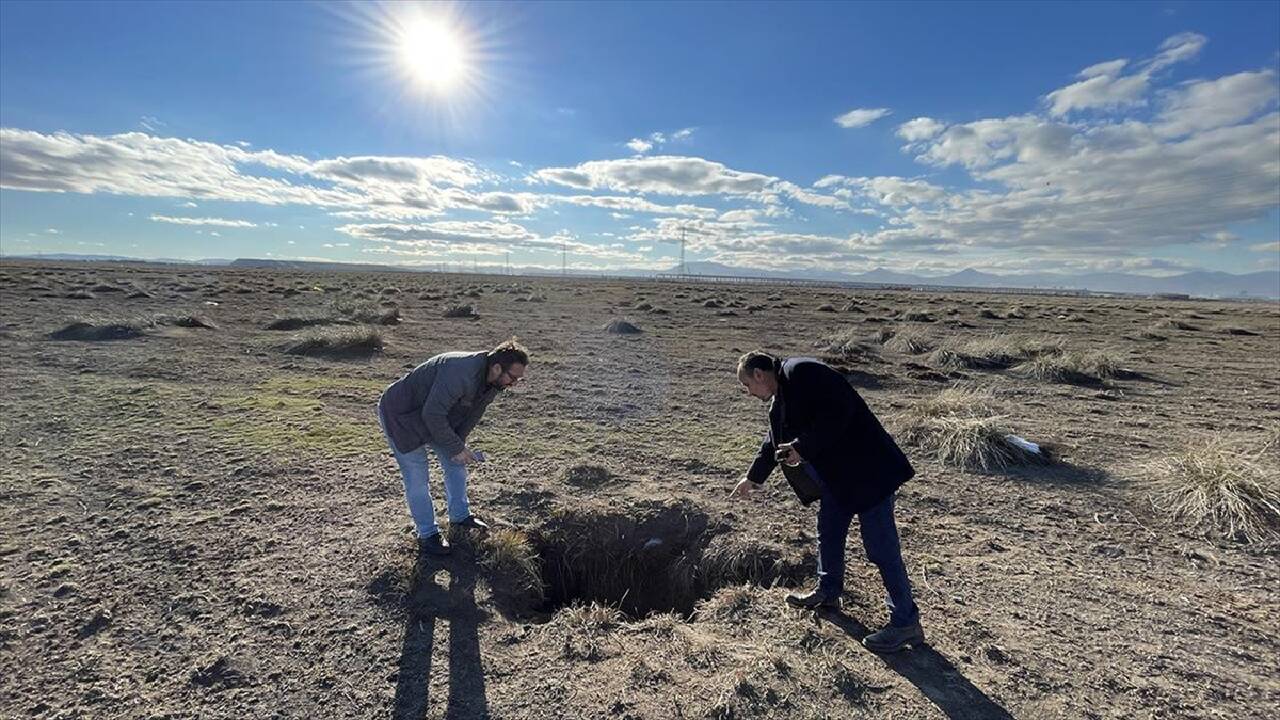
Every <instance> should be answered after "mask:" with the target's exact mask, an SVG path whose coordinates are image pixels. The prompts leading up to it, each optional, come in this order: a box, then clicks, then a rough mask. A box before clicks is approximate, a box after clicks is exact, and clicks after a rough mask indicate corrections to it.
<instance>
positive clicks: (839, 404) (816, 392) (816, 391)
mask: <svg viewBox="0 0 1280 720" xmlns="http://www.w3.org/2000/svg"><path fill="white" fill-rule="evenodd" d="M792 382H793V383H796V384H802V385H803V386H804V387H805V388H806V394H807V395H808V398H809V403H808V405H809V408H810V418H811V420H810V422H809V423H808V424H807V426H806V427H805V429H804V430H803V431H802V432H800V433H799V434H798V436H797V437H796V439H795V441H794V443H793V445H792V447H794V448H795V449H796V452H798V453H800V457H802V458H804V459H805V460H812V459H813V458H816V457H820V456H822V455H824V454H826V453H827V452H828V451H829V450H830V449H831V448H832V447H835V446H837V445H838V444H839V443H840V442H842V441H843V439H844V438H845V437H847V435H848V430H849V423H850V421H851V420H852V418H853V412H854V403H853V402H852V400H851V398H850V397H849V393H850V391H851V388H850V387H849V385H848V384H847V382H846V381H845V379H844V378H843V377H841V376H840V374H839V373H837V372H836V371H834V370H831V369H830V368H827V367H825V366H823V365H819V364H817V363H811V364H802V365H800V366H798V367H797V368H796V371H795V374H794V375H793V376H792Z"/></svg>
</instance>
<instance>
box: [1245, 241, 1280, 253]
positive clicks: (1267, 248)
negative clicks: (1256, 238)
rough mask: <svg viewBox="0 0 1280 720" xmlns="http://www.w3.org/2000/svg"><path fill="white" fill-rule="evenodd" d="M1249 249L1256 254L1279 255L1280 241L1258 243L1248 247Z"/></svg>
mask: <svg viewBox="0 0 1280 720" xmlns="http://www.w3.org/2000/svg"><path fill="white" fill-rule="evenodd" d="M1249 249H1250V250H1252V251H1253V252H1258V253H1280V241H1273V242H1266V243H1258V244H1257V245H1250V246H1249Z"/></svg>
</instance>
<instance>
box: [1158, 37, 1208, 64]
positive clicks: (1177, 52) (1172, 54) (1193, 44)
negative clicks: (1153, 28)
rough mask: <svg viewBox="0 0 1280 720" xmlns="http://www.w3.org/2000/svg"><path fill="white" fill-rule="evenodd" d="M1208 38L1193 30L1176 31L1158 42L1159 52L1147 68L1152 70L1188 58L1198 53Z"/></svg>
mask: <svg viewBox="0 0 1280 720" xmlns="http://www.w3.org/2000/svg"><path fill="white" fill-rule="evenodd" d="M1206 42H1208V39H1207V38H1205V36H1203V35H1199V34H1197V33H1193V32H1184V33H1178V34H1177V35H1174V36H1173V37H1170V38H1168V39H1167V40H1165V41H1164V42H1162V43H1160V54H1158V55H1156V57H1155V58H1154V59H1152V60H1151V62H1150V63H1149V64H1148V65H1147V70H1148V71H1150V72H1154V71H1156V70H1160V69H1162V68H1166V67H1168V66H1170V65H1173V64H1174V63H1179V62H1183V61H1185V60H1190V59H1191V58H1193V57H1195V56H1196V55H1198V54H1199V53H1200V49H1201V48H1203V47H1204V45H1205V43H1206Z"/></svg>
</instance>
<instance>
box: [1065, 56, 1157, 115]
mask: <svg viewBox="0 0 1280 720" xmlns="http://www.w3.org/2000/svg"><path fill="white" fill-rule="evenodd" d="M1095 67H1096V66H1095ZM1148 79H1149V78H1148V76H1147V75H1145V74H1140V75H1128V76H1125V77H1120V76H1119V75H1093V76H1091V77H1089V78H1087V79H1085V80H1081V81H1080V82H1077V83H1072V84H1071V85H1068V86H1066V87H1064V88H1059V89H1057V90H1054V91H1053V92H1051V93H1049V94H1048V95H1047V96H1045V100H1046V102H1048V104H1049V112H1050V113H1052V114H1053V115H1057V116H1062V115H1066V114H1067V113H1069V112H1072V111H1075V110H1086V109H1090V108H1104V109H1123V108H1128V107H1135V106H1139V105H1145V104H1146V102H1147V101H1146V94H1147V81H1148Z"/></svg>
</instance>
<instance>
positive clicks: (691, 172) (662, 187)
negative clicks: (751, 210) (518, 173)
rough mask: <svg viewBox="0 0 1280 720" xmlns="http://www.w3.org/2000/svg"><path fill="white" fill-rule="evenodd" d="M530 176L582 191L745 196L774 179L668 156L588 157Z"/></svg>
mask: <svg viewBox="0 0 1280 720" xmlns="http://www.w3.org/2000/svg"><path fill="white" fill-rule="evenodd" d="M534 177H536V178H537V179H539V180H542V181H544V182H550V183H556V184H559V185H565V186H568V187H574V188H580V189H584V190H591V189H608V190H616V191H622V192H638V193H657V194H664V195H721V194H723V195H747V194H750V193H758V192H763V191H764V190H766V189H767V188H768V187H769V185H770V184H771V183H773V182H774V181H775V180H776V178H773V177H770V176H768V175H760V174H758V173H749V172H741V171H739V170H732V169H730V168H727V167H725V166H724V165H722V164H721V163H718V162H712V161H710V160H704V159H702V158H697V157H682V156H669V155H659V156H655V157H645V158H627V159H623V160H592V161H590V162H585V163H582V164H581V165H578V166H576V167H572V168H545V169H543V170H539V171H537V172H536V173H534Z"/></svg>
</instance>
